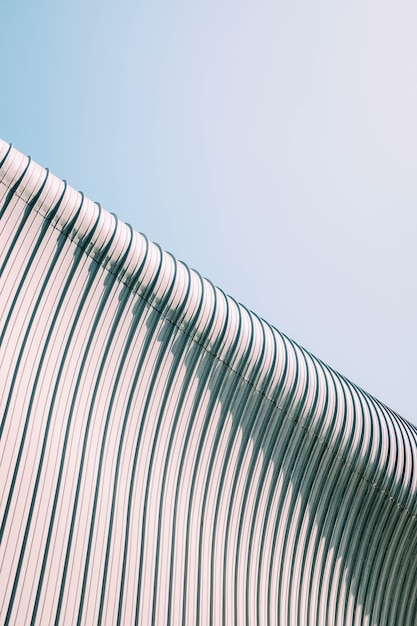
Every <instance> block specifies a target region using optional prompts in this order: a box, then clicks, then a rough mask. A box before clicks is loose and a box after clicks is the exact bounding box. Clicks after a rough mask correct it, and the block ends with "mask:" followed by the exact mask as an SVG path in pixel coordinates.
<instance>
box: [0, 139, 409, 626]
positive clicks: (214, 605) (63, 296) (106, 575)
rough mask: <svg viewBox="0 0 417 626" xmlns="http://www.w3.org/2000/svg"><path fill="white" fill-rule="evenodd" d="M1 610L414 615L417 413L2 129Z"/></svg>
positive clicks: (16, 618) (111, 618) (24, 615)
mask: <svg viewBox="0 0 417 626" xmlns="http://www.w3.org/2000/svg"><path fill="white" fill-rule="evenodd" d="M0 228H1V246H0V267H1V279H0V280H1V287H0V289H1V291H0V293H1V297H0V305H1V306H0V315H1V324H0V332H1V411H0V416H1V426H0V428H1V443H0V446H1V459H2V470H1V476H2V479H1V489H2V495H1V528H0V534H1V535H0V536H1V547H0V555H1V584H0V597H1V615H0V621H1V623H2V624H193V625H194V624H213V625H218V624H224V625H226V624H227V625H228V624H238V625H241V624H248V625H249V624H259V625H261V624H265V625H273V624H280V625H284V624H285V625H291V626H292V625H300V626H308V625H320V626H321V625H323V626H324V625H327V624H329V625H330V624H331V625H334V624H346V625H348V624H349V625H351V624H367V625H369V626H371V625H387V624H390V625H396V626H398V625H399V624H401V625H404V626H406V625H409V626H412V625H415V624H416V615H417V530H416V516H417V496H416V490H417V469H416V465H417V430H416V428H415V427H413V426H412V425H410V424H409V423H407V422H406V421H405V420H403V419H401V418H400V417H399V416H398V415H397V414H395V413H394V412H393V411H391V410H389V409H388V408H386V407H385V406H383V405H382V404H381V403H380V402H378V401H377V400H376V399H375V398H373V397H371V396H370V395H368V394H367V393H365V392H364V391H362V390H361V389H358V388H357V387H356V386H355V385H353V384H352V383H350V382H349V381H348V380H346V379H345V378H344V377H343V376H341V375H340V374H338V373H337V372H335V371H333V370H332V369H330V368H329V367H327V366H326V365H325V364H323V363H322V362H321V361H319V360H318V359H316V358H315V357H313V356H312V355H310V354H309V353H308V352H307V351H305V350H304V349H302V348H301V347H299V346H298V345H297V344H296V343H294V342H293V341H291V340H289V339H288V338H287V337H285V336H284V335H283V334H281V333H280V332H279V331H277V330H276V329H275V328H273V327H271V326H269V325H268V324H267V323H266V322H264V321H263V320H261V319H259V318H258V317H257V316H256V315H255V314H253V313H251V312H249V311H247V310H246V309H245V308H244V307H243V306H242V305H239V304H237V303H236V302H235V301H234V300H233V299H232V298H231V297H228V296H226V295H225V294H224V293H223V292H222V291H221V290H219V289H217V288H215V287H214V286H213V285H212V284H211V283H210V282H209V281H207V280H205V279H203V278H201V277H200V275H199V274H198V273H196V272H194V271H192V270H190V269H189V268H188V267H187V266H186V265H184V264H183V263H181V262H179V261H177V260H176V259H175V258H173V257H172V256H171V255H170V254H167V253H165V252H163V251H162V250H161V249H160V248H159V247H158V246H157V245H155V244H153V243H151V242H149V241H148V240H147V239H146V237H145V236H143V235H141V234H139V233H136V232H134V231H133V230H132V228H131V227H129V226H128V225H125V224H123V223H121V222H120V221H119V220H118V219H117V217H115V216H114V215H112V214H109V213H107V212H106V211H104V210H103V209H102V208H101V207H100V206H99V205H98V204H96V203H93V202H91V201H90V200H88V199H87V198H85V197H84V196H83V195H82V194H81V193H79V192H77V191H75V190H74V189H72V188H71V187H70V186H69V185H67V184H66V183H64V182H63V181H61V180H59V179H58V178H56V177H54V176H53V175H52V174H50V173H49V172H48V171H47V170H46V169H44V168H43V167H40V166H39V165H37V164H35V163H34V162H33V161H31V160H30V159H29V158H28V157H26V156H24V155H22V154H21V153H20V152H18V151H17V150H15V149H14V148H13V147H12V146H10V145H9V144H6V143H4V142H0Z"/></svg>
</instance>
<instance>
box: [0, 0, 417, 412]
mask: <svg viewBox="0 0 417 626" xmlns="http://www.w3.org/2000/svg"><path fill="white" fill-rule="evenodd" d="M416 31H417V4H416V3H415V2H414V1H413V2H411V1H410V2H406V1H403V0H395V2H393V1H392V0H390V1H387V0H378V1H376V0H373V1H368V0H360V1H359V0H349V2H347V1H345V2H334V1H332V0H327V1H326V0H316V1H315V2H307V1H298V2H289V1H287V2H283V1H278V0H275V2H268V1H266V0H256V1H254V0H253V1H248V2H244V1H243V0H233V1H228V0H221V1H220V0H210V1H209V2H198V1H196V0H194V1H185V0H184V1H182V0H170V1H164V2H163V1H159V2H158V1H154V2H150V1H147V2H139V1H138V0H136V1H135V2H133V1H132V2H130V1H128V0H118V1H117V2H116V1H115V0H114V1H106V0H100V2H99V1H98V0H82V1H81V0H71V2H56V0H55V1H52V0H37V1H36V2H33V1H32V0H31V1H29V0H5V1H4V2H2V18H1V38H0V51H1V61H2V80H1V87H2V97H1V102H0V113H1V115H0V123H1V129H0V136H1V137H2V138H3V139H4V140H6V141H10V142H12V143H13V144H14V145H15V146H16V147H17V148H18V149H19V150H21V151H22V152H24V153H26V154H30V155H31V156H32V157H33V158H34V159H35V160H36V161H37V162H39V163H40V164H42V165H44V166H45V167H49V168H50V169H51V171H52V172H53V173H54V174H56V175H57V176H59V177H61V178H65V179H67V180H68V182H69V183H70V184H71V185H72V186H74V187H76V188H77V189H80V190H82V191H84V192H85V193H86V194H87V195H88V196H89V197H90V198H91V199H92V200H97V201H100V203H101V204H102V205H103V206H104V208H106V209H108V210H110V211H113V212H115V213H116V214H117V215H118V216H119V217H120V218H121V219H123V220H124V221H127V222H129V223H131V224H132V226H133V227H134V228H135V229H136V230H139V231H140V232H144V233H145V234H146V235H147V236H148V237H149V238H150V239H152V240H154V241H157V242H158V243H159V244H160V245H161V246H162V247H164V248H165V249H167V250H169V251H171V252H172V253H174V254H175V256H177V257H178V258H180V259H182V260H184V261H185V262H186V263H188V264H189V265H190V266H191V267H194V268H196V269H198V270H199V272H200V273H201V274H203V275H204V276H206V277H207V278H209V279H210V280H212V281H213V282H214V283H215V284H217V285H218V286H219V287H221V288H222V289H223V290H224V291H226V292H227V293H229V294H230V295H232V296H233V297H235V298H236V299H237V300H239V301H240V302H242V303H243V304H245V305H246V306H247V307H248V308H250V309H252V310H254V311H255V312H256V313H257V314H259V315H260V316H261V317H264V318H265V319H266V320H267V321H268V322H270V323H271V324H273V325H274V326H276V327H277V328H279V329H280V330H281V331H283V332H284V333H285V334H287V335H288V336H290V337H291V338H292V339H295V340H296V341H297V342H298V343H300V344H301V345H303V346H304V347H305V348H307V349H308V350H309V351H311V352H313V353H314V354H315V355H316V356H318V357H319V358H321V359H322V360H323V361H325V362H326V363H328V364H329V365H331V366H332V367H334V368H335V369H337V370H338V371H339V372H341V373H342V374H345V375H346V376H347V377H348V378H350V379H351V380H352V381H353V382H355V383H357V384H358V385H359V386H360V387H363V388H364V389H366V390H367V391H369V392H370V393H372V394H373V395H375V396H376V397H377V398H379V399H380V400H382V401H383V402H385V403H386V404H388V406H390V407H391V408H393V409H395V410H396V411H398V412H399V413H400V414H401V415H403V417H405V418H407V419H409V420H410V421H412V422H413V423H415V424H417V411H416V402H415V391H416V388H417V383H416V373H417V372H416V369H417V368H416V355H417V333H416V331H415V321H416V319H417V296H416V260H417V258H416V257H417V252H416V243H415V241H416V235H417V203H416V200H417V175H416V166H417V116H416V111H417V37H416Z"/></svg>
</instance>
